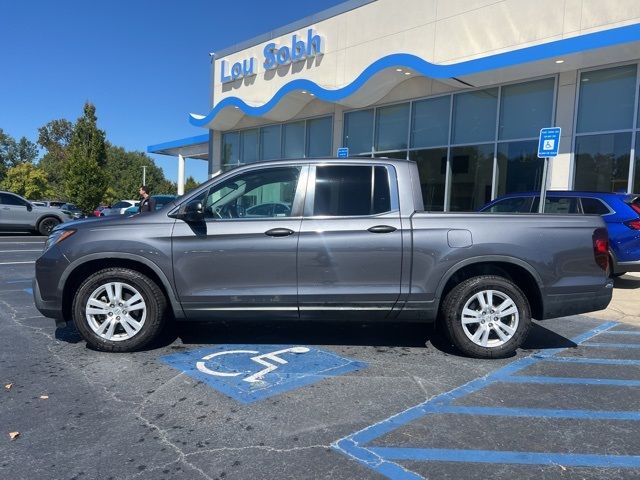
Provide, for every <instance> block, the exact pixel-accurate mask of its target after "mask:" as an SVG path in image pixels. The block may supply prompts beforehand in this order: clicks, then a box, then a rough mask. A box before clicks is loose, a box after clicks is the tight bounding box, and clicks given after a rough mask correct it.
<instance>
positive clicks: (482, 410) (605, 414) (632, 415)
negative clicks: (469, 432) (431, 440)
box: [431, 405, 640, 421]
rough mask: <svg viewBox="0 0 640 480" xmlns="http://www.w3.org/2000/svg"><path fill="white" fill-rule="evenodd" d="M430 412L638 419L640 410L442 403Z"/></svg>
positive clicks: (501, 415) (588, 418)
mask: <svg viewBox="0 0 640 480" xmlns="http://www.w3.org/2000/svg"><path fill="white" fill-rule="evenodd" d="M431 412H432V413H440V414H442V413H448V414H456V415H484V416H493V417H530V418H573V419H582V420H634V421H636V420H640V412H610V411H599V410H563V409H552V408H511V407H468V406H466V405H442V406H438V407H437V408H434V409H433V410H431Z"/></svg>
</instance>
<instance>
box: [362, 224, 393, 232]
mask: <svg viewBox="0 0 640 480" xmlns="http://www.w3.org/2000/svg"><path fill="white" fill-rule="evenodd" d="M367 230H368V231H369V232H371V233H391V232H395V231H396V230H397V228H396V227H392V226H391V225H376V226H375V227H371V228H367Z"/></svg>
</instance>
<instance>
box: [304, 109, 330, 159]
mask: <svg viewBox="0 0 640 480" xmlns="http://www.w3.org/2000/svg"><path fill="white" fill-rule="evenodd" d="M331 120H332V119H331V117H324V118H315V119H313V120H309V121H307V157H327V156H329V155H331V134H332V129H333V125H332V121H331Z"/></svg>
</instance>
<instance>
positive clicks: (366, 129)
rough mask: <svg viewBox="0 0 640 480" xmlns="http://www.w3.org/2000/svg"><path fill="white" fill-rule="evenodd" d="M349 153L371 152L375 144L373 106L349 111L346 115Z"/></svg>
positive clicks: (346, 140)
mask: <svg viewBox="0 0 640 480" xmlns="http://www.w3.org/2000/svg"><path fill="white" fill-rule="evenodd" d="M343 144H344V146H345V147H349V154H352V155H359V154H362V153H370V152H371V151H372V146H373V108H370V109H368V110H358V111H356V112H349V113H347V114H345V116H344V141H343Z"/></svg>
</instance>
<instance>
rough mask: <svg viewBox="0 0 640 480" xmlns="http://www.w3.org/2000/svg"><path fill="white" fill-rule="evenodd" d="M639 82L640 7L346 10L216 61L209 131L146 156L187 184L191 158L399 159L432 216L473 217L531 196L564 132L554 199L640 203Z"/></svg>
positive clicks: (352, 5) (225, 165)
mask: <svg viewBox="0 0 640 480" xmlns="http://www.w3.org/2000/svg"><path fill="white" fill-rule="evenodd" d="M639 84H640V1H638V0H606V1H605V0H538V1H536V2H532V1H530V0H501V1H496V0H351V1H347V2H345V3H342V4H339V5H337V6H336V7H333V8H330V9H328V10H325V11H323V12H319V13H318V14H316V15H313V16H311V17H308V18H305V19H302V20H300V21H298V22H295V23H293V24H290V25H287V26H284V27H282V28H279V29H278V30H275V31H272V32H268V33H265V34H264V35H262V36H260V37H257V38H253V39H249V40H247V41H246V42H243V43H241V44H239V45H235V46H232V47H230V48H227V49H225V50H223V51H217V52H215V53H212V54H211V91H210V92H208V93H209V95H210V100H211V101H210V111H208V112H200V114H191V116H190V119H189V121H190V122H191V123H192V124H193V125H195V126H197V127H201V128H202V129H203V132H202V133H203V134H202V135H199V136H196V137H192V138H187V139H180V140H175V141H171V142H166V143H163V144H159V145H153V146H150V147H149V148H148V151H149V152H151V153H158V154H166V155H174V156H176V157H177V159H178V171H179V185H180V186H181V184H182V183H183V182H184V168H185V159H187V158H195V159H200V160H205V161H207V162H208V165H209V174H210V175H213V174H215V173H216V172H219V171H225V170H228V169H230V168H233V167H235V166H238V165H242V164H246V163H251V162H256V161H262V160H276V159H282V158H300V157H335V156H336V154H337V151H338V149H340V148H343V147H346V148H348V152H349V153H348V154H349V156H350V157H389V158H407V159H410V160H414V161H416V162H417V164H418V166H419V171H420V178H421V183H422V189H423V192H422V193H423V197H424V201H425V208H426V209H427V210H432V211H472V210H476V209H477V208H479V207H480V206H482V205H483V204H485V203H486V202H488V201H489V200H491V199H493V198H496V197H498V196H500V195H504V194H507V193H514V192H521V191H532V190H538V189H540V188H541V184H542V181H543V176H544V175H543V171H544V163H543V162H544V161H543V160H541V159H539V158H538V156H537V150H538V136H539V131H540V129H541V128H544V127H552V126H557V127H560V128H561V129H562V134H561V138H560V150H559V154H558V155H557V156H556V157H554V158H552V159H551V160H550V163H549V171H548V175H547V186H548V188H550V189H554V190H566V189H571V190H597V191H607V192H608V191H616V192H617V191H620V192H632V191H636V192H640V119H639V116H640V115H639V106H638V104H639V97H640V95H639ZM206 94H207V92H203V95H206ZM345 161H348V160H345Z"/></svg>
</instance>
